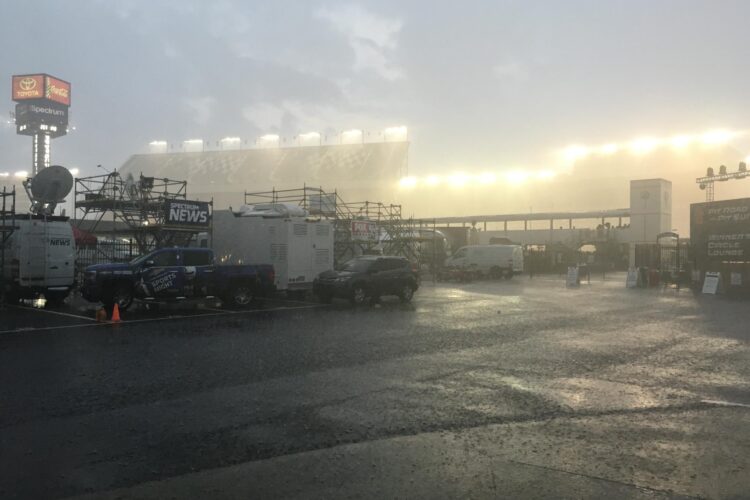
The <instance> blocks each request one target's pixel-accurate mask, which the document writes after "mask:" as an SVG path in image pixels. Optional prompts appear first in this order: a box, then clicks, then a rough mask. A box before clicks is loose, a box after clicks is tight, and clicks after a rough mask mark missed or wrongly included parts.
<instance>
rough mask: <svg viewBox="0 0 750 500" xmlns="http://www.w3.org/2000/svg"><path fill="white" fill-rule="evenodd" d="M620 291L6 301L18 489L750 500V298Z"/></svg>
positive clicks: (615, 285) (2, 341)
mask: <svg viewBox="0 0 750 500" xmlns="http://www.w3.org/2000/svg"><path fill="white" fill-rule="evenodd" d="M607 278H608V279H607V280H606V281H602V280H601V277H593V279H592V283H591V284H590V285H586V284H584V285H582V286H581V288H580V289H571V290H568V289H565V287H564V283H563V279H562V278H559V277H557V276H549V277H541V278H534V279H533V280H529V279H528V277H523V278H516V279H514V280H512V281H509V282H508V281H500V282H475V283H470V284H445V283H443V284H437V285H434V284H432V283H429V282H428V283H424V284H423V287H422V289H420V291H419V292H418V293H417V295H416V296H415V298H414V302H413V304H407V305H404V304H400V303H399V302H398V301H397V300H395V301H394V300H387V299H384V302H383V304H382V305H380V306H377V307H372V306H367V307H361V308H352V307H350V306H349V305H348V304H346V303H344V302H340V303H334V304H333V305H331V306H325V305H320V304H314V303H304V302H293V301H284V300H268V301H265V303H263V304H256V305H255V306H254V307H253V308H252V309H251V310H248V311H241V312H240V311H229V312H226V311H221V310H218V309H214V308H213V307H210V308H208V309H201V310H194V311H193V310H170V311H161V312H159V313H146V312H138V311H134V312H130V311H129V312H127V313H125V314H124V315H123V319H124V320H125V321H124V322H123V323H121V324H119V325H116V326H113V325H101V324H97V323H95V322H94V321H93V320H92V319H91V318H92V317H93V315H92V314H91V313H90V311H84V310H80V309H78V308H76V307H68V308H66V309H61V310H58V311H56V312H54V311H53V312H48V311H37V310H30V309H28V308H19V307H11V308H7V309H5V310H2V311H0V318H2V321H1V322H0V381H2V383H1V384H0V498H51V497H62V496H77V495H84V496H85V495H90V496H91V497H92V498H100V497H105V498H185V497H203V498H221V497H226V498H269V497H286V498H289V497H297V498H331V497H370V498H383V497H400V498H407V497H408V498H412V497H421V498H455V497H471V498H497V497H507V498H519V497H529V498H560V497H574V498H581V497H583V498H599V497H603V496H607V497H610V498H672V497H709V498H750V306H749V305H748V304H749V303H748V302H741V301H735V300H730V299H726V298H722V297H710V296H701V295H695V294H693V292H691V291H690V290H680V291H677V290H674V289H651V290H626V289H625V288H624V281H625V279H624V275H612V276H608V277H607ZM80 316H85V317H80Z"/></svg>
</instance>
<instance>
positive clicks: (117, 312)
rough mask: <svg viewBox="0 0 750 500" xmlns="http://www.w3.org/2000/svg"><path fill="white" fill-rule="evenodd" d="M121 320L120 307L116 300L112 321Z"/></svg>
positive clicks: (117, 321)
mask: <svg viewBox="0 0 750 500" xmlns="http://www.w3.org/2000/svg"><path fill="white" fill-rule="evenodd" d="M119 322H120V307H119V306H118V305H117V302H115V307H113V308H112V323H119Z"/></svg>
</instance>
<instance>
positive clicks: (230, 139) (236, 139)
mask: <svg viewBox="0 0 750 500" xmlns="http://www.w3.org/2000/svg"><path fill="white" fill-rule="evenodd" d="M221 142H222V143H223V144H238V143H239V142H240V138H239V137H225V138H223V139H222V140H221Z"/></svg>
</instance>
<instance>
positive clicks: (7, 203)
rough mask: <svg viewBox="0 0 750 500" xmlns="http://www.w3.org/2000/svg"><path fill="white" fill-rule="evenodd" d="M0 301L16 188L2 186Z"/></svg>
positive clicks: (12, 223) (0, 195) (13, 222)
mask: <svg viewBox="0 0 750 500" xmlns="http://www.w3.org/2000/svg"><path fill="white" fill-rule="evenodd" d="M0 200H2V201H1V203H0V299H3V298H4V297H3V296H4V294H5V285H6V281H5V280H6V267H7V268H10V266H6V265H5V257H6V255H5V249H6V246H7V243H8V240H9V239H10V236H11V235H12V234H13V231H15V230H16V187H15V186H13V187H12V188H11V189H10V190H8V189H7V188H6V187H5V186H3V190H2V192H0ZM4 303H5V301H4V300H0V304H4Z"/></svg>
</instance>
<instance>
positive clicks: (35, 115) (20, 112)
mask: <svg viewBox="0 0 750 500" xmlns="http://www.w3.org/2000/svg"><path fill="white" fill-rule="evenodd" d="M38 123H47V124H54V125H60V126H66V125H67V124H68V107H67V106H63V105H62V104H57V103H53V102H44V101H42V102H21V103H18V104H16V125H32V124H38Z"/></svg>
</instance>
